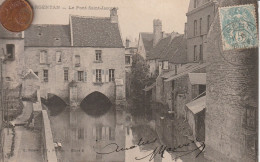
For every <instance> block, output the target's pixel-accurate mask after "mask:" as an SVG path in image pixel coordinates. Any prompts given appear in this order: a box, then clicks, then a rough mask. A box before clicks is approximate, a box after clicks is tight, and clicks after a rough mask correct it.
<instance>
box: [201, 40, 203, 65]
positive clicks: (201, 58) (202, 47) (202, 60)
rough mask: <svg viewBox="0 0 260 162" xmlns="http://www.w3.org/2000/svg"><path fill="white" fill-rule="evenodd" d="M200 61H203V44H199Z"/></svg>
mask: <svg viewBox="0 0 260 162" xmlns="http://www.w3.org/2000/svg"><path fill="white" fill-rule="evenodd" d="M200 61H203V45H202V44H201V45H200Z"/></svg>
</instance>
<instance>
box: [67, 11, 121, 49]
mask: <svg viewBox="0 0 260 162" xmlns="http://www.w3.org/2000/svg"><path fill="white" fill-rule="evenodd" d="M71 26H72V37H73V46H80V47H82V46H83V47H108V48H123V47H124V46H123V42H122V38H121V34H120V31H119V27H118V23H111V21H110V18H109V17H108V18H99V17H83V16H71Z"/></svg>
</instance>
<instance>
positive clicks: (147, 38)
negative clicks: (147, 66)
mask: <svg viewBox="0 0 260 162" xmlns="http://www.w3.org/2000/svg"><path fill="white" fill-rule="evenodd" d="M140 35H141V38H142V41H143V44H144V48H145V51H146V53H148V52H150V50H151V49H152V48H153V33H144V32H142V33H140Z"/></svg>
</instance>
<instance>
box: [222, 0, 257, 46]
mask: <svg viewBox="0 0 260 162" xmlns="http://www.w3.org/2000/svg"><path fill="white" fill-rule="evenodd" d="M219 17H220V28H221V36H222V48H223V51H227V50H234V49H245V48H254V47H257V46H258V38H257V25H256V16H255V6H254V5H253V4H249V5H240V6H230V7H220V8H219Z"/></svg>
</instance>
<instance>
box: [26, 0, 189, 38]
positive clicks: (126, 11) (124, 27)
mask: <svg viewBox="0 0 260 162" xmlns="http://www.w3.org/2000/svg"><path fill="white" fill-rule="evenodd" d="M189 1H190V0H29V2H30V3H31V4H32V6H34V11H35V17H34V21H33V24H68V23H69V14H72V15H83V16H101V17H109V16H110V14H109V10H89V6H91V7H98V6H99V7H102V6H104V7H118V8H119V10H118V16H119V25H120V29H121V34H122V37H123V39H125V38H126V37H128V38H130V39H133V38H138V34H139V32H152V31H153V19H161V20H162V28H163V31H165V32H168V33H170V32H172V31H176V32H179V33H183V32H184V23H185V22H186V12H187V10H188V4H189ZM36 5H38V6H36ZM39 5H58V6H60V9H39ZM69 6H70V8H72V7H74V9H69ZM77 6H80V7H86V8H87V9H81V10H79V9H76V8H77Z"/></svg>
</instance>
